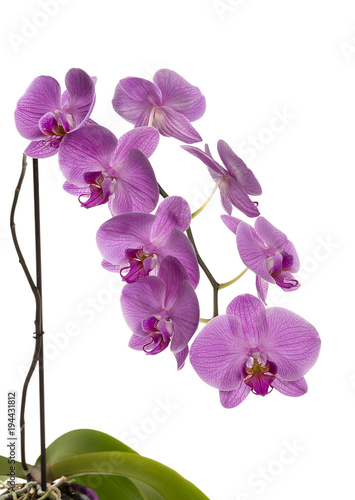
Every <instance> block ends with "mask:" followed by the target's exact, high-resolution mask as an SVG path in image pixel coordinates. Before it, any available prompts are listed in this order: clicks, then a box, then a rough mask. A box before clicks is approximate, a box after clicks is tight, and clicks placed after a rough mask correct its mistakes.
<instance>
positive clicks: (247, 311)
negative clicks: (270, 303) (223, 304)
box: [226, 294, 267, 347]
mask: <svg viewBox="0 0 355 500" xmlns="http://www.w3.org/2000/svg"><path fill="white" fill-rule="evenodd" d="M226 312H227V314H233V316H236V317H237V318H238V319H239V321H240V324H241V326H242V331H243V335H244V339H245V343H246V344H247V345H248V346H249V347H256V346H257V345H258V344H259V337H260V335H262V334H263V333H265V332H266V330H267V322H266V316H265V307H264V304H263V303H262V302H261V301H260V300H259V299H257V298H256V297H254V296H253V295H250V294H244V295H238V297H235V298H234V299H233V300H232V301H231V302H230V303H229V304H228V306H227V311H226Z"/></svg>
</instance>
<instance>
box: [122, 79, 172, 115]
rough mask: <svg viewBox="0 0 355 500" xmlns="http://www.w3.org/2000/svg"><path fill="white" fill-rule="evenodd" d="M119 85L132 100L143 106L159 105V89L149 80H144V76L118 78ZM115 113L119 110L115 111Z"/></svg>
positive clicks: (160, 102) (160, 101)
mask: <svg viewBox="0 0 355 500" xmlns="http://www.w3.org/2000/svg"><path fill="white" fill-rule="evenodd" d="M119 85H120V87H121V89H122V90H123V91H124V92H125V93H126V94H127V95H128V96H129V97H131V98H132V99H133V100H134V101H136V102H138V103H141V104H143V105H144V107H145V108H147V107H152V106H160V105H161V104H162V100H161V91H160V90H159V88H158V87H157V86H156V85H154V83H152V82H150V81H149V80H145V79H144V78H136V77H128V78H123V79H122V80H120V82H119ZM115 110H116V108H115ZM116 111H117V110H116ZM117 113H119V112H118V111H117ZM119 114H120V113H119Z"/></svg>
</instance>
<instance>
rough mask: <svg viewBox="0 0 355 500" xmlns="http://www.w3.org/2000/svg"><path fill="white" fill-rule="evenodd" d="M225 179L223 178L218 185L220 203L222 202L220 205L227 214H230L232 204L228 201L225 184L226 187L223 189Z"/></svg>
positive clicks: (227, 191) (225, 182)
mask: <svg viewBox="0 0 355 500" xmlns="http://www.w3.org/2000/svg"><path fill="white" fill-rule="evenodd" d="M227 182H228V181H227V180H224V181H223V182H222V183H221V184H220V186H219V190H220V193H221V204H222V207H223V209H224V210H225V211H226V212H227V214H229V215H230V214H231V213H232V211H233V205H232V203H231V201H230V196H229V188H228V186H227V189H225V186H226V184H227Z"/></svg>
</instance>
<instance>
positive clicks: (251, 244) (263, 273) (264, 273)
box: [237, 222, 275, 283]
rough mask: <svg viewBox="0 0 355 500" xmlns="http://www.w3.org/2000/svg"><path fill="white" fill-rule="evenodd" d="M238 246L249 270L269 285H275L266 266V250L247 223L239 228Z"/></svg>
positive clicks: (243, 223)
mask: <svg viewBox="0 0 355 500" xmlns="http://www.w3.org/2000/svg"><path fill="white" fill-rule="evenodd" d="M237 246H238V251H239V254H240V257H241V259H242V261H243V262H244V264H245V265H246V266H247V267H249V269H251V270H252V271H254V273H255V274H257V275H258V276H260V277H261V278H263V279H264V280H266V281H268V282H269V283H275V280H274V279H273V278H272V277H271V276H270V274H269V272H268V269H267V266H266V248H265V247H264V246H263V243H262V241H261V240H260V238H259V237H258V235H257V234H256V232H255V231H254V229H253V228H252V227H250V226H249V224H246V223H245V222H241V223H240V224H239V226H238V229H237Z"/></svg>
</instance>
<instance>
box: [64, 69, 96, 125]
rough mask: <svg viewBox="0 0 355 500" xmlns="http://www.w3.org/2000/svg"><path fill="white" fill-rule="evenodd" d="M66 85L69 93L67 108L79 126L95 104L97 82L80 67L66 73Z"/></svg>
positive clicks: (75, 123)
mask: <svg viewBox="0 0 355 500" xmlns="http://www.w3.org/2000/svg"><path fill="white" fill-rule="evenodd" d="M65 85H66V88H67V91H68V95H69V103H68V104H67V106H66V109H67V110H68V111H69V113H71V114H72V116H73V118H74V125H75V127H78V125H80V124H81V123H82V122H83V121H84V120H85V118H88V117H89V116H90V114H91V111H92V109H93V107H94V104H95V83H94V81H93V79H92V78H91V76H89V75H88V74H87V73H85V71H83V70H82V69H79V68H72V69H70V70H69V71H68V73H67V74H66V75H65Z"/></svg>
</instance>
